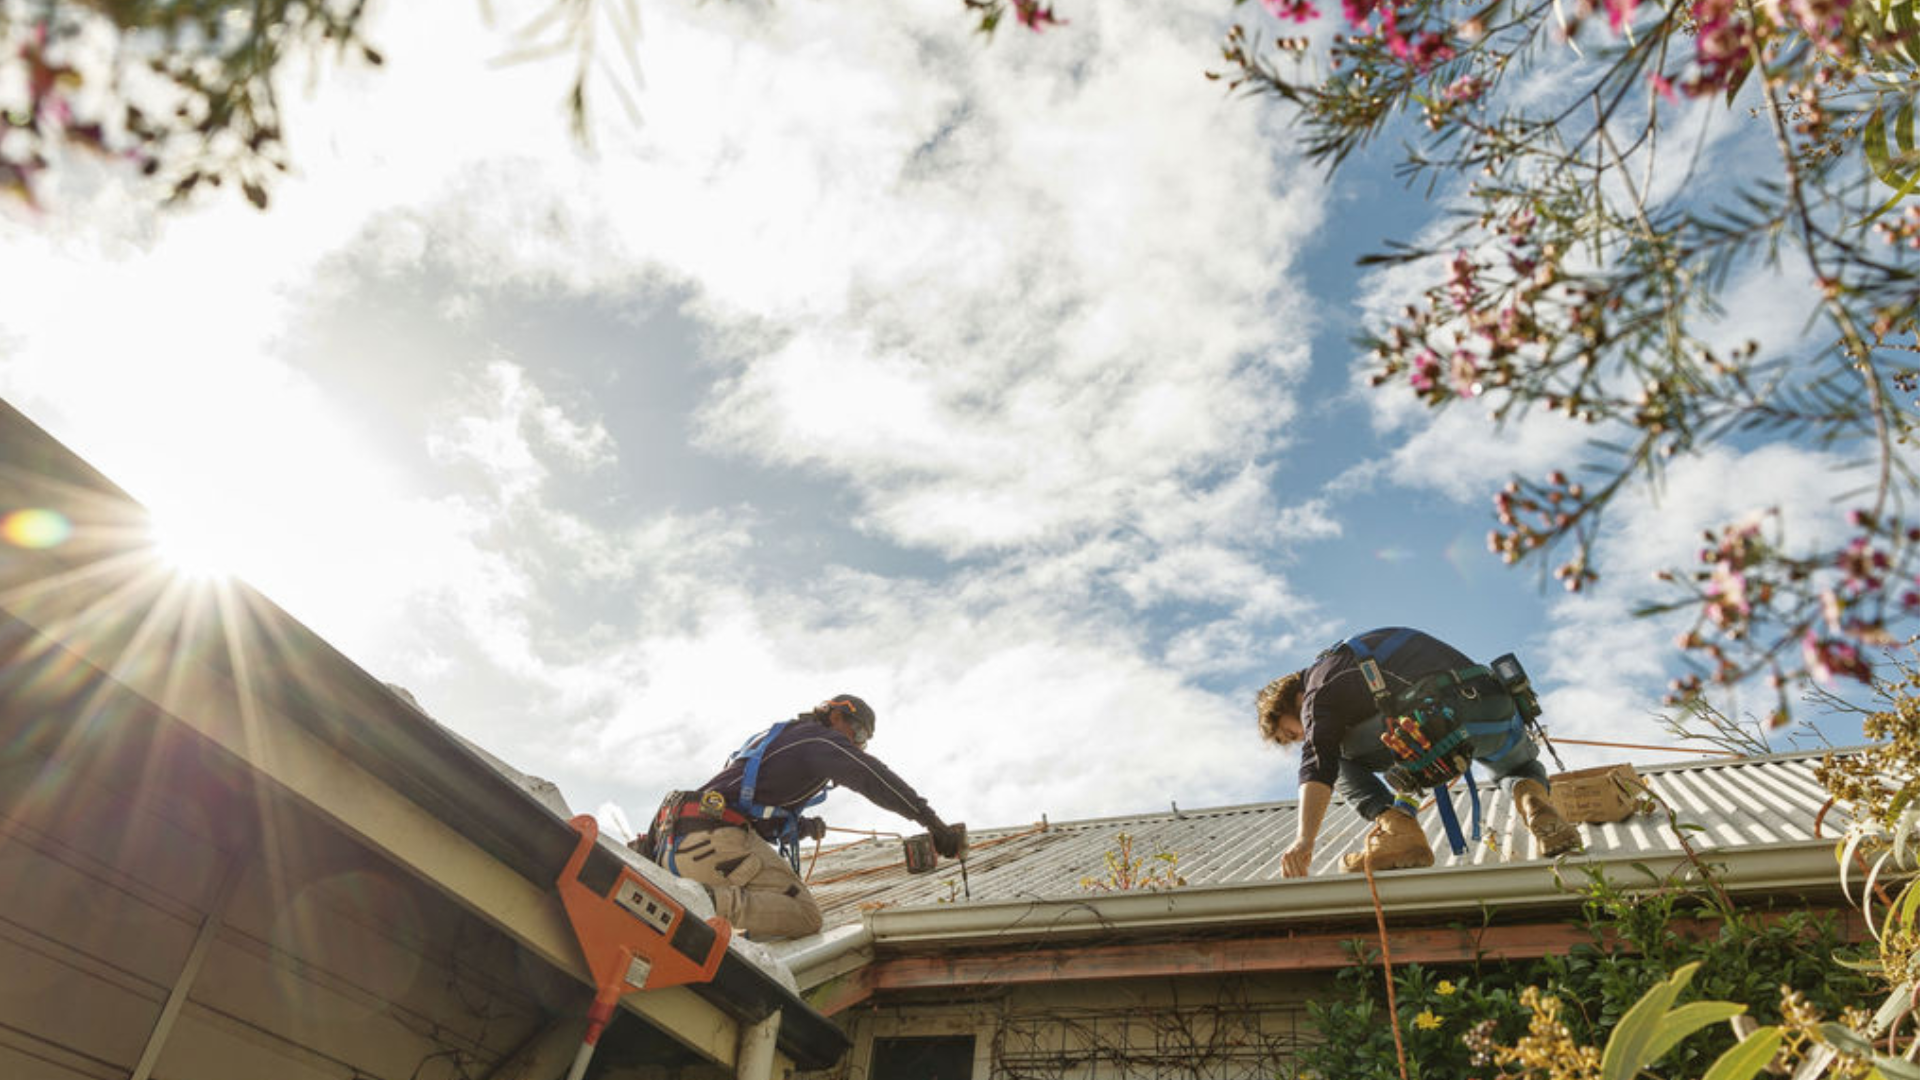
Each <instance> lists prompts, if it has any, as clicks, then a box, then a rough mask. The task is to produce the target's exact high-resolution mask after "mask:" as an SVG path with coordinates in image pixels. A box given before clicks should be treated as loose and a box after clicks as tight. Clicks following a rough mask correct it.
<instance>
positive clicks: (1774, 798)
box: [802, 752, 1844, 928]
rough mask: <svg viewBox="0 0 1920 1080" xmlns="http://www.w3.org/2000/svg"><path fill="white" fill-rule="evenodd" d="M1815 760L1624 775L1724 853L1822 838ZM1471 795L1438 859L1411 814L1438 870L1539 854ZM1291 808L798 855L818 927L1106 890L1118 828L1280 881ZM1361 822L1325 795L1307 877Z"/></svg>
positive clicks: (1214, 868)
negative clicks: (912, 860) (1465, 835)
mask: <svg viewBox="0 0 1920 1080" xmlns="http://www.w3.org/2000/svg"><path fill="white" fill-rule="evenodd" d="M1821 756H1822V754H1821V752H1811V753H1794V754H1778V755H1772V756H1769V757H1752V758H1739V759H1715V760H1711V761H1702V762H1688V763H1684V764H1675V765H1661V766H1651V767H1645V766H1638V765H1636V766H1635V769H1636V772H1638V773H1639V774H1640V776H1641V778H1642V779H1643V780H1644V781H1645V782H1646V783H1647V786H1648V787H1649V788H1650V789H1651V790H1652V791H1653V792H1654V793H1655V794H1656V795H1657V796H1658V797H1659V798H1660V799H1661V800H1662V801H1664V802H1665V803H1666V805H1667V806H1668V807H1670V808H1671V810H1672V812H1673V813H1674V814H1675V816H1676V820H1677V821H1679V822H1681V823H1684V824H1686V825H1689V826H1693V827H1695V828H1694V829H1690V830H1689V831H1688V832H1687V833H1686V836H1687V838H1688V843H1690V844H1691V845H1692V846H1693V847H1694V849H1695V850H1696V851H1700V852H1708V851H1731V850H1736V849H1742V848H1764V847H1776V846H1781V845H1791V844H1805V843H1812V842H1816V841H1818V840H1819V839H1820V838H1819V837H1818V836H1816V834H1815V824H1816V822H1817V821H1818V819H1819V818H1820V815H1821V812H1822V810H1823V808H1824V807H1825V806H1826V803H1827V800H1828V795H1827V792H1826V791H1825V790H1824V789H1823V788H1821V786H1820V785H1819V783H1818V782H1817V781H1815V780H1814V778H1813V770H1814V767H1815V766H1816V765H1817V764H1818V763H1819V761H1820V758H1821ZM1456 787H1457V785H1456ZM1480 799H1481V809H1482V821H1481V828H1482V836H1483V839H1482V841H1481V842H1480V843H1477V844H1469V846H1468V849H1467V851H1466V852H1464V853H1463V854H1460V855H1452V854H1449V853H1448V851H1447V847H1446V844H1445V841H1444V839H1443V838H1442V832H1441V826H1440V822H1439V815H1438V812H1437V811H1436V810H1435V809H1434V805H1433V803H1432V801H1431V800H1429V802H1428V804H1427V805H1426V807H1425V808H1424V809H1423V810H1422V811H1421V814H1420V821H1421V825H1422V826H1423V827H1424V828H1425V829H1426V832H1427V835H1428V836H1429V837H1430V838H1433V839H1434V840H1435V854H1436V856H1437V858H1436V861H1435V865H1434V869H1435V871H1441V870H1467V869H1473V868H1489V867H1499V866H1507V865H1513V864H1517V863H1524V862H1527V861H1530V860H1533V861H1541V862H1543V863H1544V862H1545V861H1546V860H1538V859H1537V856H1536V855H1535V853H1534V850H1533V841H1532V837H1531V836H1530V835H1528V833H1527V831H1526V828H1525V827H1524V826H1523V825H1522V824H1521V823H1520V822H1519V820H1518V817H1517V815H1516V814H1515V813H1514V812H1513V807H1512V804H1511V802H1510V801H1509V800H1508V799H1507V798H1506V796H1505V795H1504V794H1502V793H1500V792H1498V791H1496V790H1494V789H1493V788H1492V786H1491V785H1488V784H1485V783H1482V784H1481V785H1480ZM1455 801H1456V805H1457V807H1458V810H1459V813H1460V816H1461V819H1462V827H1463V828H1464V827H1465V826H1466V824H1467V818H1468V815H1469V809H1468V799H1467V798H1466V797H1465V795H1464V793H1461V792H1459V791H1456V796H1455ZM1297 808H1298V804H1297V803H1296V802H1293V801H1287V802H1272V803H1258V804H1252V805H1244V806H1225V807H1216V808H1211V809H1203V810H1184V809H1178V808H1177V807H1176V808H1169V809H1168V810H1166V811H1162V812H1158V813H1151V814H1138V815H1130V816H1124V817H1111V818H1099V819H1092V820H1084V821H1061V822H1041V823H1035V824H1032V825H1027V826H1014V827H1008V828H992V829H970V830H969V837H970V840H971V852H970V854H969V855H968V857H967V860H966V864H965V875H964V878H963V876H962V874H961V867H960V864H958V863H954V862H951V861H949V860H944V859H943V860H941V861H940V864H939V866H938V867H936V868H935V869H934V870H933V871H931V872H929V873H924V874H918V875H911V874H908V873H907V871H906V869H905V864H904V862H903V861H902V853H901V845H900V841H899V840H897V839H892V838H874V839H865V840H860V841H857V842H854V843H851V844H845V845H840V846H833V845H828V846H824V847H822V848H821V850H820V853H819V854H818V856H817V857H816V858H813V860H812V861H811V863H810V864H809V863H807V862H803V864H802V870H803V872H805V873H806V874H807V875H808V877H809V881H810V884H811V887H812V889H813V891H814V895H815V897H816V898H817V899H818V900H819V902H820V906H821V909H822V911H823V912H824V914H825V917H826V925H827V927H829V928H831V927H835V926H842V925H847V924H851V923H856V922H858V921H859V920H860V915H861V912H862V911H863V910H874V909H878V908H887V909H903V908H920V907H933V906H938V905H943V904H966V903H983V902H984V903H997V902H1009V901H1061V900H1074V899H1085V898H1088V897H1091V896H1096V895H1101V894H1103V893H1106V892H1110V891H1115V890H1112V889H1111V883H1112V876H1113V874H1112V870H1111V869H1110V867H1109V864H1108V857H1109V855H1110V853H1111V854H1117V851H1118V848H1119V843H1120V841H1119V837H1120V835H1121V834H1126V835H1127V836H1128V837H1130V838H1131V842H1132V851H1131V854H1132V857H1133V858H1134V859H1135V860H1144V862H1143V863H1142V864H1141V865H1140V871H1141V873H1143V874H1147V875H1153V876H1157V877H1160V878H1161V879H1163V880H1164V879H1165V877H1166V875H1167V873H1169V872H1171V873H1175V874H1177V875H1178V876H1179V877H1181V878H1183V879H1184V880H1185V885H1184V886H1183V887H1182V888H1183V889H1198V888H1208V887H1215V886H1235V885H1249V884H1271V883H1274V882H1277V881H1279V880H1280V879H1281V874H1280V854H1281V852H1283V851H1285V850H1286V848H1287V846H1288V845H1289V844H1290V843H1291V842H1292V839H1293V836H1294V830H1295V823H1296V815H1297ZM1843 824H1844V823H1843V822H1840V821H1834V820H1828V821H1827V822H1825V823H1824V827H1825V831H1824V834H1825V836H1826V837H1828V838H1829V839H1830V838H1832V837H1833V836H1834V835H1835V834H1836V832H1837V831H1838V830H1839V829H1840V828H1841V827H1843ZM1366 827H1367V823H1366V822H1364V821H1362V820H1361V819H1360V818H1359V817H1357V816H1356V815H1354V814H1353V813H1351V812H1350V811H1348V810H1347V809H1346V808H1345V806H1344V805H1342V804H1340V802H1339V801H1338V800H1336V801H1335V805H1334V806H1333V807H1332V808H1330V809H1329V811H1328V813H1327V818H1326V823H1325V827H1324V828H1323V829H1322V832H1321V837H1320V841H1319V843H1318V845H1317V848H1316V853H1315V858H1314V874H1315V875H1327V874H1335V875H1337V874H1339V873H1340V871H1339V858H1340V856H1341V855H1342V854H1344V853H1345V852H1347V851H1350V850H1353V849H1354V848H1355V847H1356V846H1357V845H1358V843H1359V842H1360V840H1361V838H1362V837H1363V835H1364V834H1365V832H1366ZM1581 828H1582V832H1583V834H1584V836H1585V838H1586V841H1587V854H1588V855H1589V856H1590V857H1594V858H1600V859H1606V860H1609V861H1621V860H1633V859H1640V858H1654V857H1660V856H1667V857H1678V856H1681V855H1682V854H1684V852H1683V850H1682V847H1681V840H1680V834H1679V833H1676V831H1675V830H1674V829H1673V828H1671V827H1670V826H1669V824H1668V821H1667V819H1666V816H1665V815H1664V814H1658V813H1655V814H1646V815H1636V816H1634V817H1631V818H1628V819H1627V820H1625V821H1621V822H1617V823H1613V824H1603V825H1583V826H1582V827H1581ZM803 854H805V855H809V856H810V855H812V852H811V850H809V851H808V852H805V853H803ZM1103 884H1105V885H1106V886H1107V887H1106V888H1103V887H1102V886H1103Z"/></svg>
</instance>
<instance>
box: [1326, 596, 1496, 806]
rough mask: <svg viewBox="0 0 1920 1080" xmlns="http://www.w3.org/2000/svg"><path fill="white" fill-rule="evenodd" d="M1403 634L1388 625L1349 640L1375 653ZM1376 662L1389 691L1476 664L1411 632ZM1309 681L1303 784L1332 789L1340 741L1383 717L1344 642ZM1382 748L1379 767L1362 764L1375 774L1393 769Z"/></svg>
mask: <svg viewBox="0 0 1920 1080" xmlns="http://www.w3.org/2000/svg"><path fill="white" fill-rule="evenodd" d="M1401 629H1402V628H1401V627H1397V626H1389V627H1384V628H1382V629H1379V630H1369V631H1367V632H1366V633H1364V634H1356V635H1355V636H1354V637H1353V638H1349V639H1348V640H1349V641H1355V640H1357V641H1359V642H1360V643H1362V644H1363V645H1365V646H1367V647H1368V648H1369V649H1376V648H1378V647H1379V645H1380V644H1381V643H1382V642H1384V641H1386V640H1387V638H1389V637H1392V636H1393V635H1394V634H1397V633H1400V632H1401ZM1374 659H1375V660H1376V661H1378V662H1379V664H1380V674H1381V675H1383V676H1384V677H1385V678H1386V680H1387V688H1388V689H1389V690H1394V691H1399V690H1404V689H1406V688H1407V687H1408V686H1410V685H1412V684H1413V683H1414V682H1415V681H1416V680H1418V679H1419V678H1420V677H1421V676H1424V675H1431V674H1433V673H1435V672H1438V671H1451V670H1453V669H1455V668H1463V667H1469V666H1471V665H1472V664H1473V661H1472V660H1470V659H1468V658H1467V655H1466V654H1465V653H1463V652H1461V651H1460V650H1458V649H1456V648H1454V647H1453V646H1451V645H1449V644H1447V643H1446V642H1444V641H1441V640H1440V639H1439V638H1437V637H1434V636H1433V635H1431V634H1423V633H1421V632H1420V631H1418V630H1413V631H1409V632H1408V636H1407V638H1406V639H1405V640H1403V641H1402V642H1401V643H1400V645H1399V647H1398V648H1396V649H1395V650H1394V651H1393V653H1392V655H1390V656H1388V657H1387V658H1386V659H1384V660H1382V659H1381V658H1380V657H1379V656H1377V655H1376V656H1375V657H1374ZM1305 682H1306V685H1305V686H1304V687H1303V688H1302V689H1301V691H1300V724H1301V726H1302V728H1304V729H1305V731H1306V738H1305V739H1304V740H1303V741H1302V743H1301V745H1300V782H1301V783H1303V784H1304V783H1306V782H1307V781H1309V780H1311V781H1315V782H1318V783H1322V784H1327V785H1332V783H1333V781H1334V778H1335V777H1336V776H1337V775H1339V772H1340V744H1341V742H1342V741H1343V740H1344V739H1345V738H1346V737H1347V734H1348V733H1349V732H1351V731H1352V730H1353V729H1354V728H1356V727H1358V726H1360V725H1361V724H1365V723H1367V722H1368V721H1371V720H1373V719H1374V718H1375V717H1377V716H1379V715H1380V710H1379V709H1378V708H1376V707H1375V706H1374V702H1373V691H1371V690H1369V689H1367V680H1366V679H1365V678H1364V677H1363V676H1362V675H1361V674H1360V661H1359V660H1358V659H1356V658H1355V656H1354V654H1353V649H1351V648H1350V647H1348V645H1347V643H1346V642H1341V643H1340V644H1339V645H1336V646H1334V647H1333V648H1331V649H1328V650H1327V651H1326V652H1323V653H1321V654H1320V655H1319V656H1318V657H1316V658H1315V659H1314V661H1313V664H1312V666H1310V667H1308V668H1307V672H1306V680H1305ZM1378 749H1379V750H1380V753H1379V755H1377V757H1378V761H1377V762H1375V761H1369V760H1361V764H1364V765H1367V766H1368V767H1369V768H1372V769H1374V771H1376V772H1377V771H1379V770H1380V769H1384V768H1386V767H1387V766H1388V765H1390V764H1392V760H1391V758H1390V757H1389V756H1387V754H1386V750H1385V748H1384V747H1380V748H1378ZM1348 756H1349V757H1352V756H1353V755H1351V754H1349V755H1348ZM1368 756H1369V757H1373V756H1375V755H1371V754H1369V755H1368ZM1356 760H1358V759H1356Z"/></svg>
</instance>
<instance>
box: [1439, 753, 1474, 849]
mask: <svg viewBox="0 0 1920 1080" xmlns="http://www.w3.org/2000/svg"><path fill="white" fill-rule="evenodd" d="M1461 775H1462V776H1463V777H1464V778H1465V779H1466V781H1467V802H1468V803H1469V804H1470V805H1471V807H1472V812H1473V818H1472V830H1473V839H1474V840H1476V841H1477V840H1479V839H1480V785H1478V784H1476V783H1474V781H1473V770H1472V769H1471V768H1469V769H1468V770H1467V771H1466V772H1464V773H1462V774H1461ZM1433 808H1434V809H1435V810H1438V811H1439V812H1440V827H1441V828H1442V829H1443V830H1445V832H1446V834H1447V846H1448V847H1449V848H1452V849H1453V853H1454V854H1455V855H1461V854H1465V852H1466V850H1467V838H1466V836H1465V835H1464V834H1462V832H1461V831H1460V817H1459V815H1458V814H1457V813H1456V812H1455V811H1454V809H1453V786H1452V785H1451V784H1449V785H1446V786H1444V787H1441V788H1440V789H1439V790H1437V791H1435V792H1434V793H1433Z"/></svg>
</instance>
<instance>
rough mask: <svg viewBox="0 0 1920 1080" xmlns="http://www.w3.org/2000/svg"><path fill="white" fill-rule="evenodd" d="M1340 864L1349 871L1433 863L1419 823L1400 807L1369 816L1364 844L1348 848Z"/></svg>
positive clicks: (1404, 867) (1407, 868)
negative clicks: (1371, 825) (1355, 847)
mask: <svg viewBox="0 0 1920 1080" xmlns="http://www.w3.org/2000/svg"><path fill="white" fill-rule="evenodd" d="M1340 865H1341V866H1342V867H1343V868H1345V869H1347V870H1349V871H1353V872H1356V873H1357V872H1359V871H1362V870H1365V869H1367V868H1369V867H1371V868H1372V869H1373V870H1375V871H1376V872H1377V871H1380V870H1412V869H1417V868H1419V867H1422V866H1432V865H1433V846H1432V845H1431V844H1428V843H1427V834H1426V833H1424V832H1421V831H1420V823H1419V822H1418V821H1415V820H1414V818H1413V816H1412V815H1410V814H1408V813H1407V812H1406V811H1404V810H1388V811H1387V812H1386V813H1384V814H1381V815H1380V816H1379V817H1377V818H1374V819H1373V828H1372V829H1371V830H1369V831H1368V832H1367V843H1366V846H1365V847H1364V848H1362V849H1361V850H1359V851H1350V852H1348V853H1347V854H1346V857H1345V858H1343V859H1341V860H1340Z"/></svg>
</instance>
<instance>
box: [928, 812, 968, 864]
mask: <svg viewBox="0 0 1920 1080" xmlns="http://www.w3.org/2000/svg"><path fill="white" fill-rule="evenodd" d="M927 835H928V836H930V837H932V838H933V850H934V851H936V852H938V853H939V855H940V857H941V858H943V859H957V858H959V857H960V854H961V852H963V851H964V850H966V846H967V834H966V833H964V832H962V831H961V830H959V829H956V828H954V827H953V826H951V825H948V824H947V823H946V822H944V821H935V822H934V823H933V824H931V825H928V826H927Z"/></svg>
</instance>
